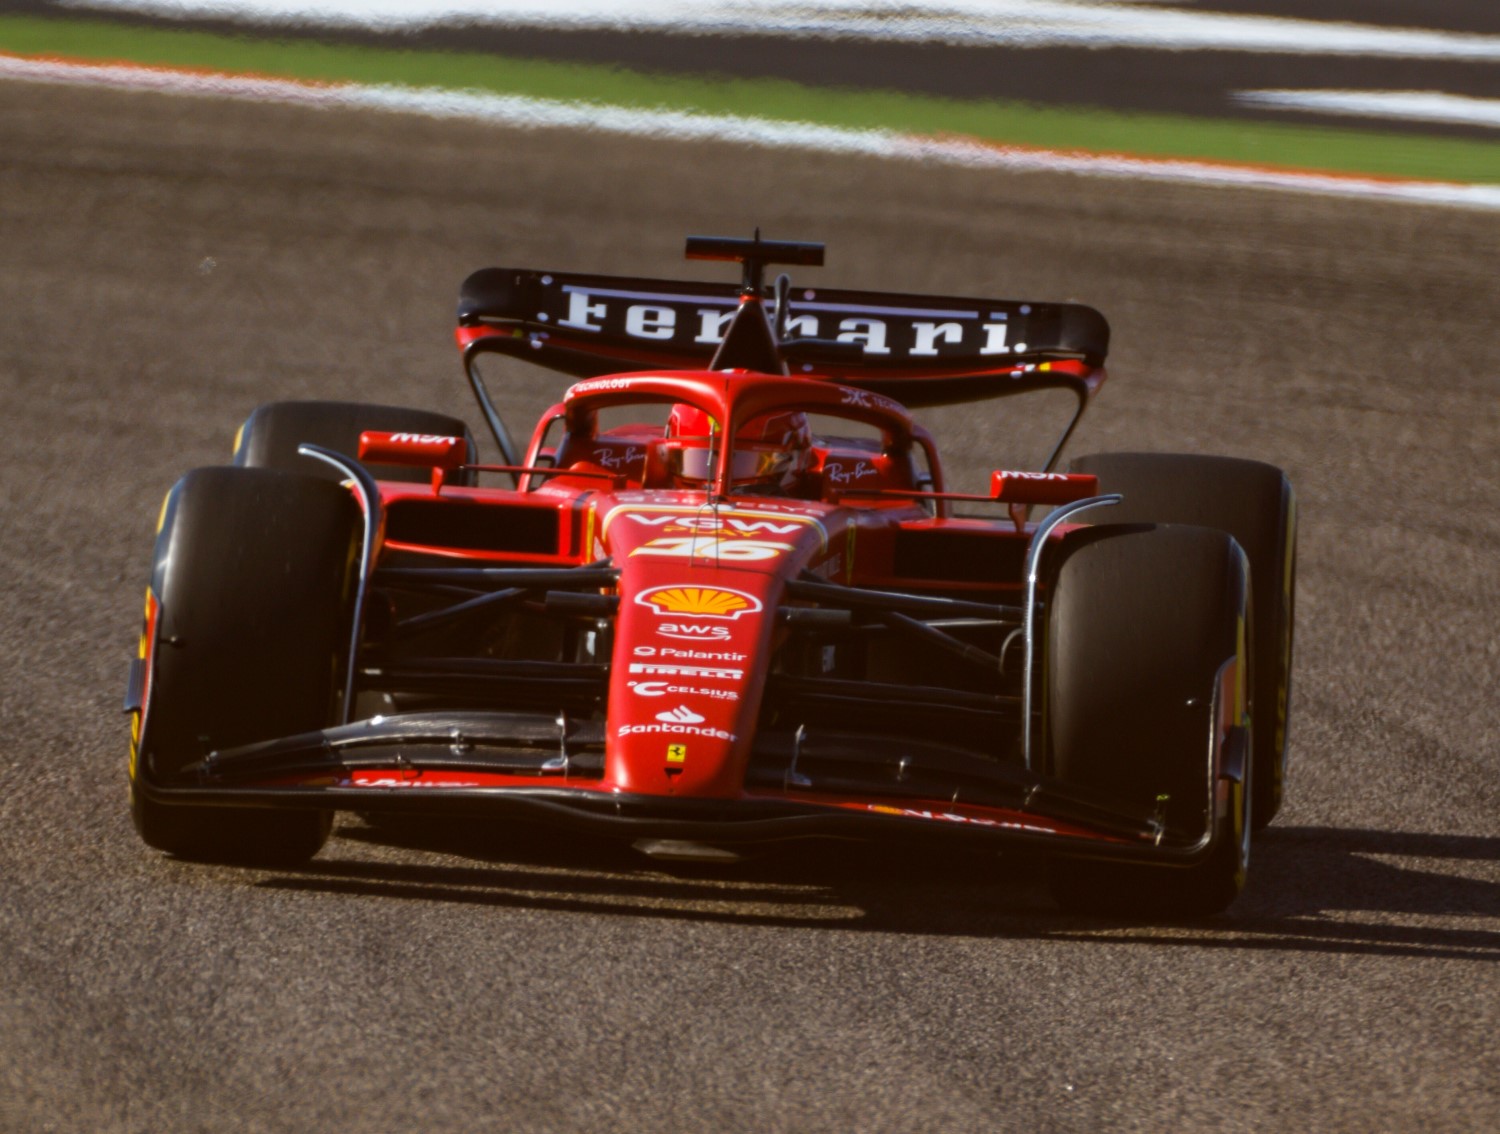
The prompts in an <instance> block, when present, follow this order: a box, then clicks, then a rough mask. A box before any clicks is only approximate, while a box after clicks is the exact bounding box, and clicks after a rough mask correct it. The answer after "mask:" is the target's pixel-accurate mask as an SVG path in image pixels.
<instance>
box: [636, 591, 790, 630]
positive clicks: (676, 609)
mask: <svg viewBox="0 0 1500 1134" xmlns="http://www.w3.org/2000/svg"><path fill="white" fill-rule="evenodd" d="M635 601H636V602H638V603H640V604H641V605H642V606H645V607H650V608H651V609H652V610H654V611H656V613H657V614H686V615H691V616H692V617H694V618H724V619H727V620H729V621H731V622H732V621H734V620H735V619H736V618H738V617H739V616H740V615H742V614H755V613H757V612H759V611H760V610H761V609H762V608H761V602H760V599H758V598H756V597H755V596H754V595H747V594H745V593H744V592H743V591H731V590H727V589H724V588H720V587H653V588H652V589H651V590H649V591H642V592H641V593H640V594H638V595H636V596H635Z"/></svg>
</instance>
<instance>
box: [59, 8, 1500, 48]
mask: <svg viewBox="0 0 1500 1134" xmlns="http://www.w3.org/2000/svg"><path fill="white" fill-rule="evenodd" d="M69 6H71V7H74V8H75V9H77V10H80V11H82V10H87V9H89V8H94V9H110V8H112V9H126V10H131V11H140V12H153V13H157V14H165V15H173V16H217V17H225V16H228V17H233V18H237V19H244V20H249V21H252V22H255V21H260V22H282V23H287V22H297V23H321V24H325V25H328V24H333V25H337V24H343V25H360V26H367V27H370V26H373V27H403V26H406V27H410V26H414V25H422V24H431V23H439V22H465V21H467V22H477V23H483V24H511V25H515V24H527V25H534V26H543V27H574V28H631V29H638V30H654V31H687V32H696V33H701V34H709V35H714V34H718V35H723V34H750V35H772V36H789V37H799V38H800V37H817V38H850V39H865V40H903V41H918V42H941V43H955V44H971V45H973V44H979V45H994V46H1006V47H1057V46H1086V47H1137V48H1157V49H1164V50H1195V51H1239V52H1270V53H1277V54H1293V55H1308V54H1312V55H1362V56H1386V57H1397V58H1410V59H1470V60H1486V59H1491V60H1492V59H1500V36H1494V35H1478V34H1465V33H1460V32H1442V31H1429V30H1426V29H1421V28H1392V27H1380V26H1376V25H1373V24H1355V23H1333V22H1328V21H1322V20H1303V19H1292V18H1287V17H1274V16H1253V15H1251V16H1246V15H1232V14H1228V13H1223V12H1203V11H1193V10H1188V8H1187V7H1181V8H1163V7H1158V6H1156V5H1155V4H1154V3H1152V4H1150V5H1149V6H1147V5H1146V4H1137V3H1134V2H1132V0H1123V2H1122V0H1114V2H1107V0H937V2H933V0H926V2H924V0H802V2H800V3H788V2H785V0H71V3H70V5H69Z"/></svg>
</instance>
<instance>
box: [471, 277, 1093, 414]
mask: <svg viewBox="0 0 1500 1134" xmlns="http://www.w3.org/2000/svg"><path fill="white" fill-rule="evenodd" d="M778 291H779V294H778ZM746 301H749V302H756V301H759V302H761V303H763V304H764V305H765V307H766V310H767V314H768V315H769V316H770V319H771V323H772V325H773V326H775V327H777V328H778V329H779V331H780V343H779V346H780V350H781V354H782V356H783V358H784V359H785V361H786V362H787V366H788V370H789V372H790V373H793V374H796V373H813V374H816V375H818V376H822V377H828V378H832V379H835V380H836V381H839V382H842V383H844V384H846V385H853V386H862V387H866V388H869V389H872V390H879V391H881V392H882V393H886V394H889V395H891V396H892V397H895V398H896V399H897V400H898V401H901V402H903V403H905V404H907V405H911V406H924V405H941V404H947V403H951V402H958V401H969V400H973V399H977V398H985V397H997V396H1002V395H1006V394H1011V393H1020V392H1023V391H1024V390H1027V389H1035V388H1037V387H1039V386H1058V385H1062V386H1072V387H1077V386H1079V385H1080V384H1090V385H1092V384H1094V383H1095V382H1097V380H1098V379H1097V378H1096V377H1095V375H1094V371H1096V370H1097V368H1099V367H1101V366H1102V365H1103V363H1104V359H1105V356H1106V354H1107V353H1108V349H1109V324H1108V323H1107V322H1106V321H1105V319H1104V316H1103V315H1101V314H1100V313H1099V312H1098V311H1095V310H1094V309H1093V308H1092V307H1086V306H1084V305H1082V304H1077V303H1034V302H1026V301H1018V300H992V299H973V298H960V297H952V296H924V295H904V294H899V293H889V292H874V291H841V290H835V289H830V288H816V287H805V286H801V285H793V286H790V287H786V288H783V289H778V288H776V287H775V286H767V287H765V288H763V289H760V290H759V291H758V292H756V293H754V294H750V295H748V296H747V295H746V293H745V292H744V290H743V289H742V288H741V287H738V286H736V285H733V284H727V283H696V282H684V281H676V280H657V279H642V278H636V277H629V276H600V275H582V274H573V273H566V272H543V271H534V270H531V269H522V268H486V269H483V270H481V271H478V272H475V273H474V274H473V275H471V276H470V277H469V278H468V279H467V280H465V281H464V284H463V288H462V291H461V293H460V298H459V305H458V323H459V328H458V340H459V344H460V346H461V347H463V348H464V349H465V350H466V351H468V350H475V351H479V350H488V351H499V352H501V353H505V354H511V355H515V356H517V357H520V358H524V359H526V360H528V361H530V362H534V363H536V364H538V365H540V366H544V367H548V368H549V369H554V370H558V371H561V372H562V373H565V374H571V375H574V376H576V377H583V378H587V377H594V376H596V375H602V374H611V373H618V372H621V371H629V370H649V369H664V370H701V369H705V368H706V367H708V365H709V363H710V361H711V360H712V358H713V356H714V352H715V351H716V350H717V349H718V346H719V344H720V342H721V341H722V340H723V338H724V334H725V332H726V330H727V329H728V327H729V324H730V321H731V320H732V319H733V317H734V315H735V312H736V311H737V310H738V309H739V306H740V304H741V303H742V302H746ZM783 304H784V310H781V309H780V308H781V306H782V305H783Z"/></svg>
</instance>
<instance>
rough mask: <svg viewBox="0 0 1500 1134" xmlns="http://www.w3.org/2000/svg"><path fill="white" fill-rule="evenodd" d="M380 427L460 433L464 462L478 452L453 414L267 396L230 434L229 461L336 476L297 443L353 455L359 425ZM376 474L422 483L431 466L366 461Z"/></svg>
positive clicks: (464, 478) (467, 476) (459, 479)
mask: <svg viewBox="0 0 1500 1134" xmlns="http://www.w3.org/2000/svg"><path fill="white" fill-rule="evenodd" d="M367 429H368V430H375V431H378V432H382V433H420V434H432V435H436V436H442V437H462V438H463V439H464V441H465V442H466V443H467V445H468V456H467V457H466V458H465V462H466V463H468V464H473V463H474V461H475V459H476V454H477V453H478V450H477V448H476V447H475V444H474V436H473V434H471V433H470V432H469V427H468V426H467V425H465V424H464V423H463V422H462V421H460V420H459V419H458V418H456V417H449V416H448V415H447V414H441V413H433V412H431V411H430V410H420V409H407V408H404V407H402V406H381V405H367V404H365V403H363V402H267V403H266V404H265V405H263V406H258V407H257V408H256V409H255V411H254V412H253V413H251V415H250V416H249V417H248V418H247V419H246V421H245V424H244V425H243V426H242V427H241V428H240V432H239V436H238V437H237V438H236V439H235V447H234V463H235V464H236V465H238V466H240V467H243V468H251V469H280V470H281V471H283V472H292V473H301V474H303V475H305V476H316V477H321V478H323V479H325V480H341V479H342V478H343V477H342V474H341V473H340V472H339V471H338V470H337V469H335V468H333V466H331V465H327V464H324V463H323V462H322V461H317V460H314V459H312V458H310V457H304V456H302V455H301V454H299V453H298V452H297V446H298V445H304V444H311V445H321V446H322V447H323V448H325V449H332V450H333V451H334V452H335V453H343V454H344V455H345V456H348V457H358V456H359V435H360V434H361V433H363V432H365V430H367ZM366 467H367V468H369V470H370V473H371V475H372V476H374V477H375V478H376V479H377V480H396V481H407V482H412V483H424V482H426V481H428V480H430V479H431V477H432V470H431V469H424V468H413V467H411V466H408V465H379V464H371V465H367V466H366ZM451 483H454V484H472V483H473V473H471V472H470V473H462V474H459V475H458V476H456V477H455V478H454V479H453V480H452V482H451Z"/></svg>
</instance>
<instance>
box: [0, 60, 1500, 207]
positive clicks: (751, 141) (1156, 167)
mask: <svg viewBox="0 0 1500 1134" xmlns="http://www.w3.org/2000/svg"><path fill="white" fill-rule="evenodd" d="M0 79H19V80H29V81H32V82H54V83H70V84H85V85H92V86H105V87H114V88H125V89H134V90H140V89H145V90H152V91H162V92H167V93H174V94H193V95H212V96H219V97H229V98H241V99H253V100H259V101H274V102H294V103H303V104H309V105H314V106H323V107H349V108H362V109H370V110H380V111H386V112H394V113H405V114H424V115H428V116H430V117H436V118H460V119H467V120H473V121H482V122H490V123H495V124H497V125H502V126H511V127H522V128H564V129H577V130H598V131H604V132H606V133H612V134H627V135H637V136H643V137H651V138H665V139H672V140H678V141H728V142H737V143H740V144H744V145H754V146H765V147H770V148H778V149H800V150H820V151H824V152H831V153H849V154H865V155H869V156H873V157H882V158H893V159H901V160H908V161H925V162H935V163H940V164H945V165H957V166H966V167H969V168H975V169H1007V170H1025V171H1051V172H1065V173H1076V174H1081V175H1085V176H1099V177H1119V178H1131V179H1136V180H1142V179H1144V180H1152V181H1172V182H1184V183H1190V184H1199V185H1223V186H1240V187H1251V188H1260V189H1279V190H1290V191H1294V192H1300V193H1321V194H1332V195H1336V196H1344V197H1363V198H1379V199H1384V200H1391V201H1410V202H1419V203H1424V204H1437V205H1458V206H1464V207H1469V208H1480V209H1500V185H1464V184H1457V183H1452V182H1439V181H1405V180H1395V179H1382V178H1378V177H1359V176H1346V175H1343V174H1335V173H1305V172H1299V171H1295V170H1287V169H1267V168H1258V167H1253V166H1240V165H1229V164H1215V163H1211V162H1199V161H1188V160H1181V161H1170V160H1155V159H1150V158H1137V157H1130V156H1128V155H1120V154H1094V153H1087V152H1081V151H1075V152H1063V151H1054V150H1042V149H1032V148H1027V147H1024V146H1007V145H1000V144H993V143H988V142H983V141H980V140H977V139H953V138H935V137H919V136H914V135H910V134H900V133H896V132H894V131H884V130H844V129H839V128H837V127H832V126H820V125H817V124H815V123H806V122H804V123H796V122H774V121H771V120H769V119H764V118H741V117H734V116H729V115H714V114H695V113H691V112H687V111H644V110H634V109H629V108H625V107H612V106H600V105H595V104H583V103H569V102H559V101H555V100H550V99H536V98H525V97H521V96H507V95H495V94H486V93H483V92H478V91H447V90H429V89H418V88H413V87H396V86H357V85H352V84H321V83H302V82H294V81H289V80H284V79H273V78H264V77H258V76H240V75H229V74H220V73H210V72H202V71H185V70H175V69H171V68H162V67H140V66H131V65H116V64H94V63H76V62H70V61H65V60H46V59H29V58H22V57H18V56H13V55H3V54H0Z"/></svg>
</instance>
